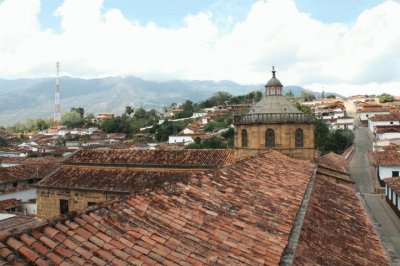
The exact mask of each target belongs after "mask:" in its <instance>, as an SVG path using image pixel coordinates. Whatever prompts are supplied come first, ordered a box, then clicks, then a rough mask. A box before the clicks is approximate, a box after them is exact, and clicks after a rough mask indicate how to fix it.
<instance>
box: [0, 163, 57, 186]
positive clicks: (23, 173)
mask: <svg viewBox="0 0 400 266" xmlns="http://www.w3.org/2000/svg"><path fill="white" fill-rule="evenodd" d="M56 168H57V166H56V165H55V164H38V165H18V166H11V167H0V184H4V183H9V182H17V181H22V180H29V179H41V178H43V177H45V176H47V175H48V174H50V173H51V172H52V171H54V170H56Z"/></svg>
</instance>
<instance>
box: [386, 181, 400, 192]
mask: <svg viewBox="0 0 400 266" xmlns="http://www.w3.org/2000/svg"><path fill="white" fill-rule="evenodd" d="M383 181H385V183H386V184H387V185H388V186H389V187H390V188H391V189H393V190H394V191H395V192H396V194H397V195H399V194H400V177H391V178H385V179H384V180H383Z"/></svg>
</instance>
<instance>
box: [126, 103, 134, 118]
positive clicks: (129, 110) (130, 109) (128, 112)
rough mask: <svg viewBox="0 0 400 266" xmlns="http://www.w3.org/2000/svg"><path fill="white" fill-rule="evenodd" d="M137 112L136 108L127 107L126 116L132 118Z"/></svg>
mask: <svg viewBox="0 0 400 266" xmlns="http://www.w3.org/2000/svg"><path fill="white" fill-rule="evenodd" d="M134 111H135V109H134V108H132V107H130V106H126V107H125V114H126V115H127V116H129V117H131V114H132V113H133V112H134Z"/></svg>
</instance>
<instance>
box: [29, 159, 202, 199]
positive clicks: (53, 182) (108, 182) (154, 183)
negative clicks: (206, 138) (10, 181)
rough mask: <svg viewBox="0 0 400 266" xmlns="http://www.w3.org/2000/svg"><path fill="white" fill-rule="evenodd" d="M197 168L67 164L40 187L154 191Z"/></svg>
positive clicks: (129, 191) (190, 173)
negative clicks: (142, 168) (141, 167)
mask: <svg viewBox="0 0 400 266" xmlns="http://www.w3.org/2000/svg"><path fill="white" fill-rule="evenodd" d="M198 172H199V171H194V170H173V169H166V170H164V169H159V170H151V169H149V170H139V169H134V168H122V167H115V168H113V167H86V166H75V165H64V166H62V167H61V168H60V169H59V170H58V171H56V172H54V173H53V174H52V175H50V176H48V177H47V178H45V179H43V180H42V181H40V182H39V183H38V184H37V186H38V187H54V188H69V189H77V190H99V191H109V192H121V193H143V192H146V191H154V190H155V189H157V188H160V187H161V186H162V185H163V184H164V183H166V182H167V183H175V182H179V181H181V182H182V181H185V180H187V179H188V177H189V176H191V175H193V174H195V173H198Z"/></svg>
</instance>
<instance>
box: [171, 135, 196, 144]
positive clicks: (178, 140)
mask: <svg viewBox="0 0 400 266" xmlns="http://www.w3.org/2000/svg"><path fill="white" fill-rule="evenodd" d="M193 142H194V140H193V138H192V137H191V136H169V138H168V144H175V143H184V144H190V143H193Z"/></svg>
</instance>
